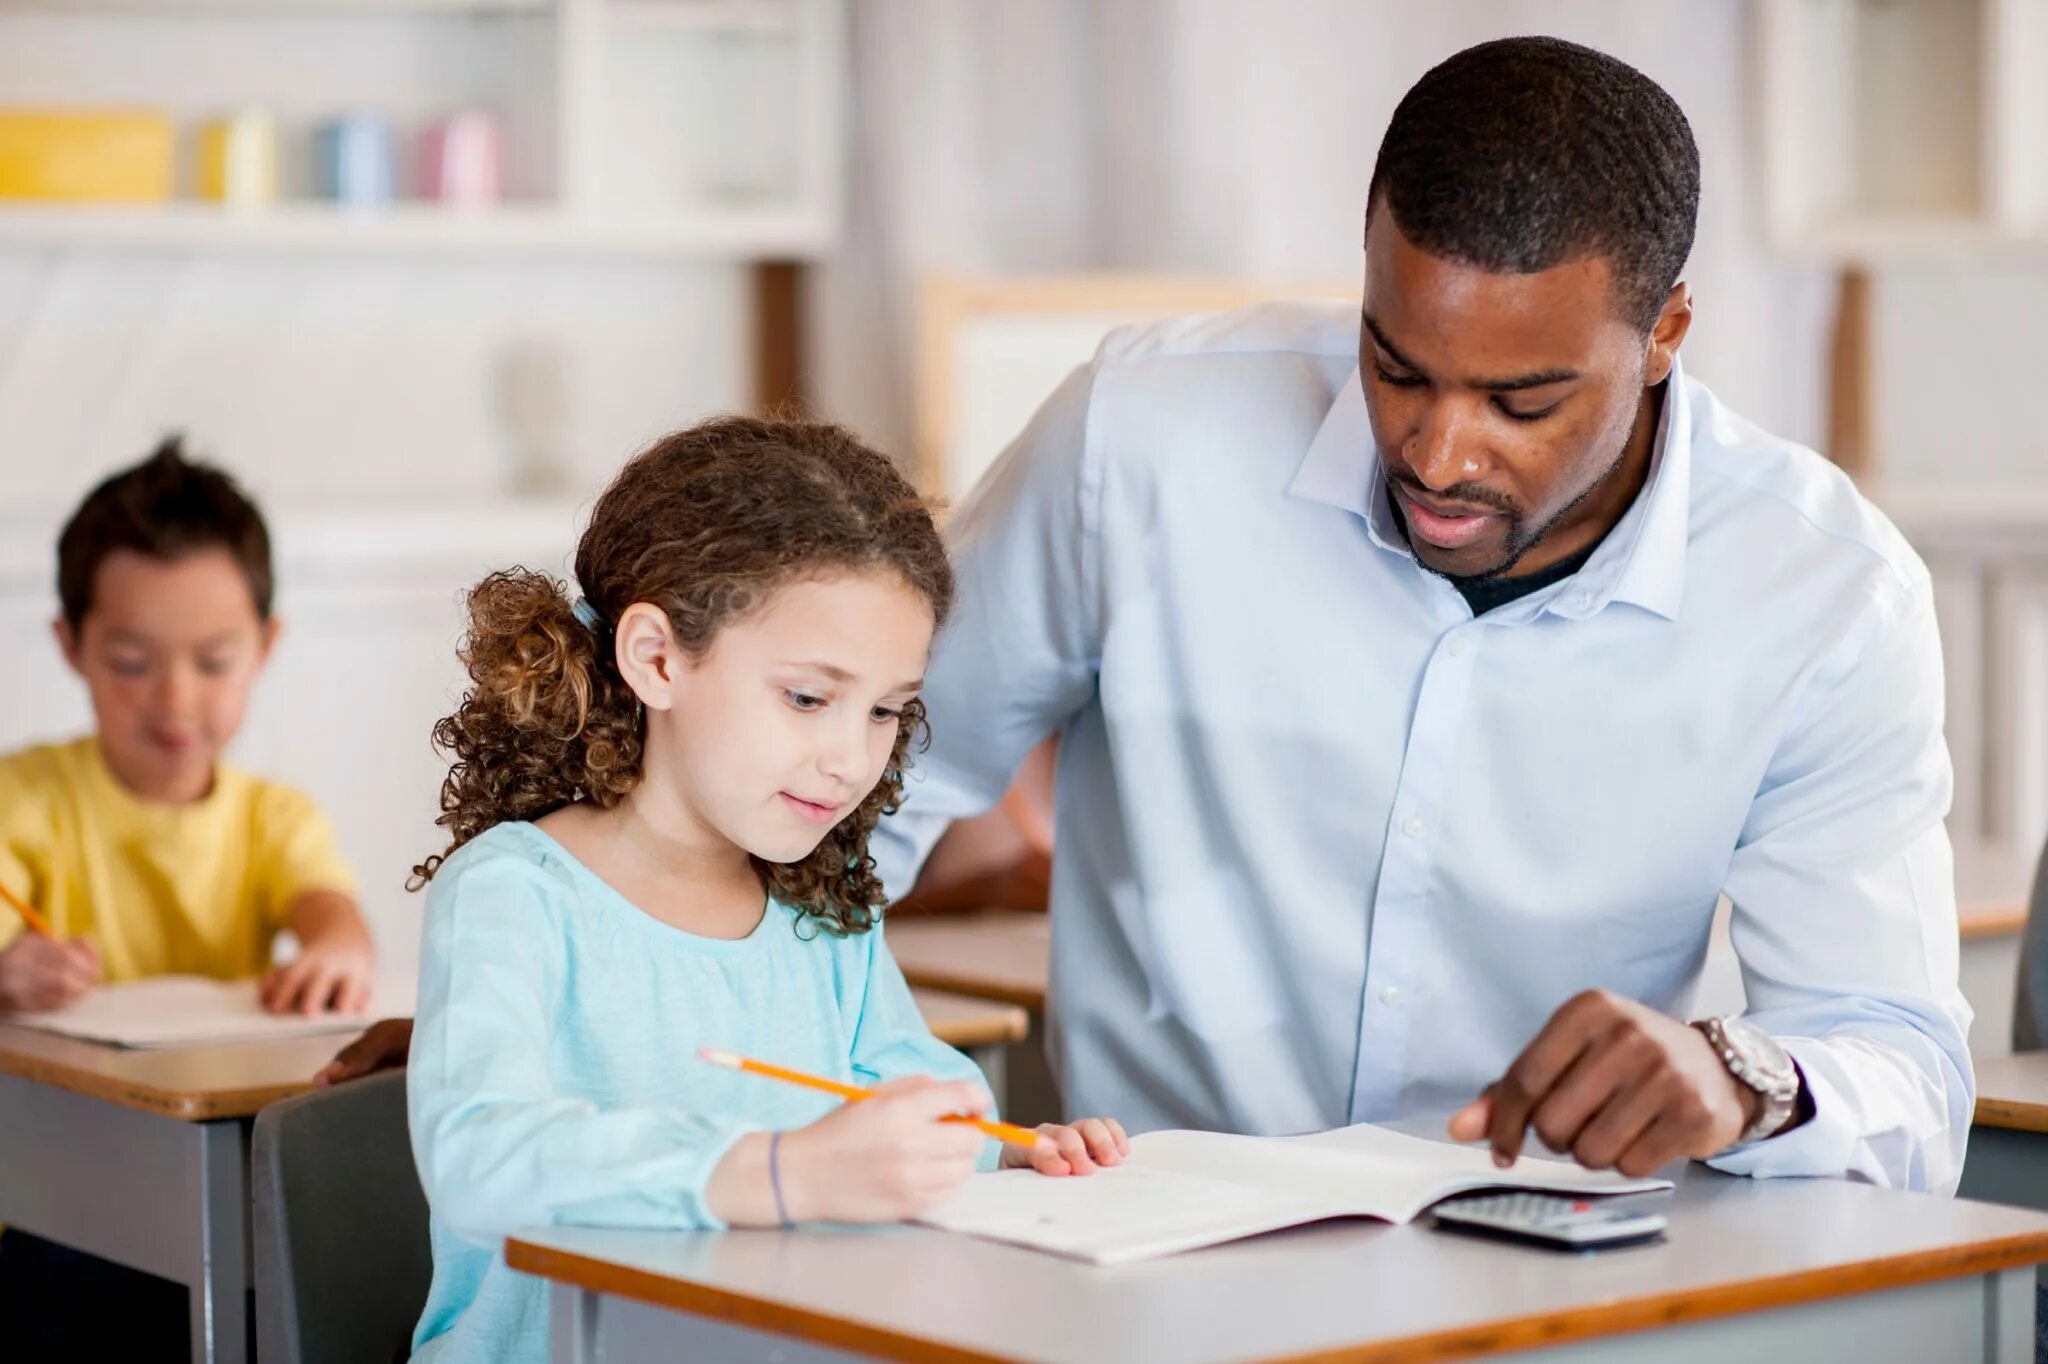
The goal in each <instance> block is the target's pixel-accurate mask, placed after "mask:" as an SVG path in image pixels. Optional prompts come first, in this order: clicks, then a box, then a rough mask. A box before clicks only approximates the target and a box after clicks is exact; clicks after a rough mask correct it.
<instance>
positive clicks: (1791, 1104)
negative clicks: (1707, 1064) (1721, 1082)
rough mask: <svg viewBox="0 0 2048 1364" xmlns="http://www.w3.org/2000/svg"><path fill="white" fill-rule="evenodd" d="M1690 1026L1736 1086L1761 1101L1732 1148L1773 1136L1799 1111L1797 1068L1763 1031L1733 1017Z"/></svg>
mask: <svg viewBox="0 0 2048 1364" xmlns="http://www.w3.org/2000/svg"><path fill="white" fill-rule="evenodd" d="M1693 1026H1694V1027H1696V1028H1698V1029H1699V1030H1700V1031H1701V1032H1702V1033H1704V1034H1705V1035H1706V1039H1707V1042H1708V1044H1709V1045H1710V1046H1712V1047H1713V1049H1714V1054H1715V1055H1716V1056H1718V1057H1720V1058H1721V1064H1722V1065H1723V1066H1725V1067H1727V1069H1728V1073H1729V1074H1730V1075H1732V1076H1734V1077H1735V1081H1736V1083H1737V1084H1740V1085H1742V1086H1744V1087H1745V1088H1747V1089H1750V1090H1753V1091H1754V1092H1755V1093H1756V1095H1757V1097H1758V1098H1759V1099H1760V1100H1761V1101H1762V1102H1760V1103H1759V1104H1758V1105H1757V1111H1756V1117H1755V1119H1754V1120H1752V1121H1751V1122H1750V1124H1749V1126H1747V1127H1745V1128H1744V1129H1743V1130H1742V1135H1741V1136H1740V1137H1738V1138H1737V1139H1736V1142H1735V1145H1736V1146H1737V1147H1741V1146H1748V1145H1752V1144H1754V1143H1756V1142H1759V1141H1762V1140H1764V1139H1765V1138H1766V1137H1770V1136H1774V1135H1776V1133H1777V1132H1778V1131H1779V1130H1780V1129H1781V1128H1783V1127H1784V1126H1785V1124H1786V1123H1788V1122H1790V1121H1791V1119H1792V1115H1793V1114H1794V1113H1795V1112H1797V1111H1798V1107H1799V1088H1800V1077H1799V1067H1797V1066H1796V1065H1794V1064H1793V1063H1792V1058H1791V1056H1790V1055H1789V1054H1788V1053H1787V1052H1786V1051H1785V1048H1784V1047H1783V1046H1781V1045H1780V1044H1779V1043H1778V1040H1777V1039H1776V1038H1774V1037H1772V1036H1771V1035H1770V1034H1768V1033H1766V1032H1764V1031H1763V1029H1761V1028H1759V1027H1757V1026H1756V1025H1755V1024H1753V1023H1747V1022H1744V1021H1743V1020H1742V1019H1740V1018H1736V1017H1728V1018H1709V1019H1706V1020H1704V1021H1702V1022H1698V1023H1695V1024H1693ZM1730 1149H1731V1150H1732V1149H1734V1148H1733V1147H1731V1148H1730Z"/></svg>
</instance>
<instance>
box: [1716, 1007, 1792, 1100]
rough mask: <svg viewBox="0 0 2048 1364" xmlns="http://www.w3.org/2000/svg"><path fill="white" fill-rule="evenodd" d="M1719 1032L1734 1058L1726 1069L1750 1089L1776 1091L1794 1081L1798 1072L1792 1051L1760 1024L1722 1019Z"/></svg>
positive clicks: (1771, 1092)
mask: <svg viewBox="0 0 2048 1364" xmlns="http://www.w3.org/2000/svg"><path fill="white" fill-rule="evenodd" d="M1721 1035H1722V1036H1723V1037H1725V1038H1727V1039H1728V1050H1730V1051H1731V1052H1733V1053H1734V1054H1735V1058H1736V1060H1735V1064H1734V1065H1732V1066H1730V1067H1729V1069H1731V1070H1733V1071H1734V1072H1735V1075H1736V1078H1738V1079H1740V1080H1741V1081H1742V1082H1743V1083H1744V1084H1746V1085H1748V1086H1749V1087H1750V1088H1751V1089H1754V1090H1757V1091H1759V1092H1761V1093H1765V1094H1776V1093H1778V1092H1780V1091H1783V1090H1786V1089H1788V1088H1790V1087H1791V1086H1792V1085H1794V1084H1795V1083H1797V1079H1798V1074H1799V1072H1798V1070H1797V1069H1796V1068H1795V1067H1794V1066H1793V1064H1792V1056H1791V1053H1789V1052H1787V1051H1786V1050H1785V1048H1784V1047H1783V1046H1781V1045H1780V1044H1779V1042H1778V1039H1777V1038H1775V1037H1773V1036H1771V1035H1770V1034H1769V1033H1767V1032H1765V1031H1764V1030H1763V1029H1762V1028H1759V1027H1757V1026H1756V1025H1755V1024H1753V1023H1744V1022H1743V1021H1741V1020H1740V1019H1735V1018H1730V1019H1726V1020H1724V1021H1723V1022H1722V1024H1721Z"/></svg>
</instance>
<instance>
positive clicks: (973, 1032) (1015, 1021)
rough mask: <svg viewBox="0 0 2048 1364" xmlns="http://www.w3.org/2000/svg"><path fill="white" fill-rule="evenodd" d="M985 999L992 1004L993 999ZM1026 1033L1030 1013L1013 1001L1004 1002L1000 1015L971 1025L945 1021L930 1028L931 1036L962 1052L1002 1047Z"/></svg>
mask: <svg viewBox="0 0 2048 1364" xmlns="http://www.w3.org/2000/svg"><path fill="white" fill-rule="evenodd" d="M986 1002H988V1003H990V1004H994V1003H996V1002H997V1001H994V1000H989V1001H986ZM1030 1035H1031V1015H1030V1013H1028V1012H1027V1011H1026V1010H1025V1009H1023V1008H1022V1007H1020V1006H1018V1005H1015V1004H1010V1005H1006V1006H1005V1007H1004V1012H1003V1014H1002V1015H1001V1016H1000V1017H996V1018H989V1019H985V1020H977V1021H975V1022H974V1023H972V1024H963V1023H948V1024H946V1025H944V1026H942V1027H936V1028H933V1029H932V1036H934V1037H936V1038H938V1039H939V1040H940V1041H941V1042H944V1043H945V1044H946V1045H947V1046H949V1047H958V1048H959V1049H960V1050H962V1051H965V1050H967V1049H968V1048H970V1047H1005V1046H1008V1045H1010V1044H1011V1043H1012V1042H1022V1041H1023V1040H1024V1039H1025V1038H1027V1037H1029V1036H1030Z"/></svg>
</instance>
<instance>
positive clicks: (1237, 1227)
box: [918, 1124, 1671, 1265]
mask: <svg viewBox="0 0 2048 1364" xmlns="http://www.w3.org/2000/svg"><path fill="white" fill-rule="evenodd" d="M1670 1187H1671V1181H1670V1180H1667V1179H1626V1178H1623V1177H1622V1176H1620V1175H1617V1174H1611V1173H1604V1172H1596V1171H1592V1170H1586V1169H1581V1168H1580V1167H1579V1166H1577V1165H1570V1164H1567V1163H1565V1162H1563V1161H1558V1160H1544V1159H1538V1158H1533V1157H1529V1156H1523V1157H1522V1158H1521V1159H1520V1160H1518V1161H1516V1162H1515V1164H1514V1167H1513V1168H1512V1169H1507V1170H1501V1169H1496V1168H1495V1167H1494V1164H1493V1157H1492V1155H1491V1154H1490V1153H1489V1152H1488V1151H1487V1150H1486V1149H1485V1148H1484V1147H1471V1146H1454V1145H1451V1144H1449V1143H1446V1142H1436V1141H1425V1140H1423V1139H1422V1138H1420V1137H1410V1136H1403V1135H1402V1134H1401V1133H1398V1132H1390V1131H1388V1130H1387V1129H1385V1128H1383V1127H1374V1126H1372V1125H1371V1124H1362V1125H1360V1126H1357V1127H1344V1128H1339V1129H1338V1130H1337V1131H1334V1132H1318V1133H1316V1134H1314V1135H1313V1136H1305V1137H1238V1136H1229V1135H1226V1134H1224V1133H1219V1132H1147V1133H1145V1134H1144V1135H1143V1136H1139V1137H1134V1138H1132V1139H1131V1157H1130V1160H1129V1161H1128V1162H1127V1163H1126V1164H1123V1165H1120V1166H1117V1167H1116V1168H1114V1169H1108V1170H1100V1171H1097V1172H1096V1173H1095V1174H1092V1175H1086V1176H1082V1177H1080V1178H1066V1179H1048V1178H1046V1177H1045V1176H1043V1175H1039V1174H1036V1173H1034V1172H1032V1171H1030V1170H1004V1171H1001V1172H998V1173H995V1174H985V1175H976V1176H974V1177H973V1178H972V1179H970V1180H968V1181H967V1185H966V1187H965V1188H964V1189H963V1190H962V1191H961V1192H960V1194H959V1195H958V1196H956V1197H955V1198H953V1199H952V1200H951V1201H949V1202H947V1203H945V1204H943V1205H942V1206H940V1207H939V1208H937V1209H936V1210H934V1211H933V1212H930V1213H927V1214H926V1215H924V1216H923V1217H920V1218H919V1219H918V1221H920V1222H923V1223H925V1224H926V1225H927V1226H934V1227H942V1228H944V1229H945V1230H947V1231H958V1232H965V1233H967V1234H968V1235H970V1236H981V1237H986V1238H987V1239H989V1240H994V1241H1008V1242H1011V1243H1012V1244H1015V1245H1020V1246H1030V1247H1031V1248H1033V1249H1034V1250H1044V1251H1049V1252H1051V1253H1052V1254H1055V1255H1065V1256H1069V1257H1071V1258H1073V1259H1077V1260H1087V1261H1090V1262H1092V1263H1094V1264H1099V1265H1112V1264H1124V1263H1127V1262H1129V1261H1132V1260H1149V1259H1152V1258H1154V1257H1156V1256H1160V1255H1172V1254H1174V1253H1175V1252H1177V1251H1183V1250H1194V1249H1196V1248H1197V1247H1200V1246H1211V1245H1216V1244H1218V1243H1219V1242H1223V1241H1234V1240H1236V1239H1238V1238H1239V1237H1241V1236H1254V1235H1257V1234H1258V1233H1260V1232H1265V1231H1276V1230H1278V1229H1280V1228H1281V1227H1292V1226H1298V1225H1300V1224H1302V1223H1304V1222H1317V1221H1321V1220H1323V1219H1325V1218H1331V1217H1377V1218H1381V1219H1383V1220H1385V1221H1388V1222H1409V1221H1412V1220H1414V1218H1415V1216H1416V1215H1417V1214H1418V1213H1420V1212H1422V1211H1423V1210H1424V1209H1425V1208H1427V1207H1428V1206H1429V1205H1430V1204H1432V1203H1435V1202H1438V1201H1439V1200H1441V1199H1444V1198H1448V1197H1450V1196H1451V1195H1453V1194H1459V1193H1466V1192H1469V1191H1471V1190H1474V1189H1547V1190H1557V1191H1561V1192H1569V1193H1587V1194H1622V1193H1648V1192H1650V1191H1652V1190H1656V1189H1668V1188H1670Z"/></svg>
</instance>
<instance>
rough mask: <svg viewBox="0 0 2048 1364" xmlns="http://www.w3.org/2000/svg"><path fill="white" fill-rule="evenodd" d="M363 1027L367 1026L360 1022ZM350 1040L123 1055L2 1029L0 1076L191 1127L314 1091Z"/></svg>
mask: <svg viewBox="0 0 2048 1364" xmlns="http://www.w3.org/2000/svg"><path fill="white" fill-rule="evenodd" d="M365 1026H367V1023H365ZM352 1036H354V1033H353V1032H349V1031H337V1032H332V1033H326V1034H321V1035H318V1036H314V1037H292V1038H281V1039H279V1040H278V1041H275V1042H238V1043H233V1044H230V1045H222V1046H205V1047H165V1048H162V1049H151V1050H128V1049H126V1048H122V1047H108V1046H102V1045H100V1044H99V1043H97V1042H81V1041H79V1040H78V1039H77V1038H72V1037H59V1036H57V1035H56V1034H54V1033H46V1032H38V1031H36V1030H35V1029H34V1028H23V1027H18V1026H15V1025H13V1024H7V1023H0V1075H19V1076H21V1077H23V1078H24V1079H29V1080H35V1081H37V1082H39V1083H42V1084H47V1085H52V1086H55V1087H56V1088H58V1089H68V1090H72V1091H74V1092H75V1093H79V1094H90V1095H92V1096H93V1097H94V1098H98V1099H106V1100H109V1101H111V1102H113V1103H118V1104H122V1105H124V1106H126V1107H129V1108H139V1109H142V1110H144V1111H146V1112H150V1113H159V1114H162V1115H163V1116H165V1117H168V1118H182V1119H184V1120H186V1121H188V1122H206V1121H212V1120H214V1119H220V1118H246V1117H248V1116H250V1115H251V1114H253V1113H255V1112H256V1110H257V1109H259V1108H261V1107H263V1106H264V1105H265V1104H267V1103H271V1102H273V1101H275V1100H278V1099H284V1098H289V1097H291V1096H292V1095H294V1094H301V1093H304V1092H305V1091H306V1090H308V1089H311V1088H312V1087H313V1072H315V1071H317V1070H318V1069H320V1067H321V1066H323V1065H325V1064H326V1063H327V1061H328V1059H329V1058H331V1057H332V1056H333V1055H334V1053H335V1052H337V1051H339V1050H341V1048H342V1046H343V1045H344V1044H345V1043H346V1042H347V1041H348V1040H349V1038H351V1037H352Z"/></svg>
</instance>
